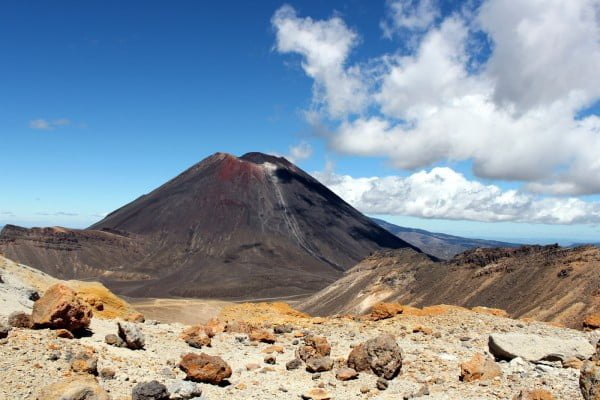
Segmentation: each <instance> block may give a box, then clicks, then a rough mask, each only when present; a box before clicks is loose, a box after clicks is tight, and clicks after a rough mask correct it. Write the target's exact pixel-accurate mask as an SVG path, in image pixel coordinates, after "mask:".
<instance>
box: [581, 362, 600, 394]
mask: <svg viewBox="0 0 600 400" xmlns="http://www.w3.org/2000/svg"><path fill="white" fill-rule="evenodd" d="M579 389H580V390H581V395H582V396H583V398H584V399H585V400H600V363H599V362H597V361H586V362H585V363H583V366H582V367H581V371H580V374H579Z"/></svg>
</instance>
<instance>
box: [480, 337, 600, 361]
mask: <svg viewBox="0 0 600 400" xmlns="http://www.w3.org/2000/svg"><path fill="white" fill-rule="evenodd" d="M488 346H489V349H490V352H491V353H492V354H493V355H494V356H495V357H496V358H498V359H503V360H512V359H513V358H515V357H521V358H522V359H524V360H527V361H530V362H538V361H564V360H567V359H569V358H579V359H581V360H583V359H587V358H590V357H591V356H592V354H594V347H593V346H592V345H591V344H590V343H588V342H587V341H586V340H584V339H563V338H559V337H553V336H541V335H532V334H524V333H494V334H491V335H490V337H489V340H488Z"/></svg>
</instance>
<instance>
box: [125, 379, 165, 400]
mask: <svg viewBox="0 0 600 400" xmlns="http://www.w3.org/2000/svg"><path fill="white" fill-rule="evenodd" d="M131 400H169V392H168V391H167V387H166V386H165V385H163V384H162V383H160V382H158V381H150V382H140V383H138V384H137V385H135V386H134V387H133V390H132V391H131Z"/></svg>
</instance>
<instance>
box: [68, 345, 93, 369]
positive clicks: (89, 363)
mask: <svg viewBox="0 0 600 400" xmlns="http://www.w3.org/2000/svg"><path fill="white" fill-rule="evenodd" d="M71 371H73V372H75V373H78V374H91V375H98V357H97V356H96V354H95V353H94V351H93V350H92V349H84V350H81V351H79V352H78V353H77V354H75V356H74V357H73V358H72V359H71Z"/></svg>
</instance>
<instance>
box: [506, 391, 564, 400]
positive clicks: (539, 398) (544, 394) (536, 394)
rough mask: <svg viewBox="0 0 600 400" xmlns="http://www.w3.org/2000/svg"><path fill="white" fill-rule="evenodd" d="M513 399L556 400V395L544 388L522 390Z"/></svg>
mask: <svg viewBox="0 0 600 400" xmlns="http://www.w3.org/2000/svg"><path fill="white" fill-rule="evenodd" d="M513 400H554V396H552V393H550V392H549V391H547V390H544V389H533V390H522V391H521V392H520V393H519V394H518V395H516V396H515V397H514V398H513Z"/></svg>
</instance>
